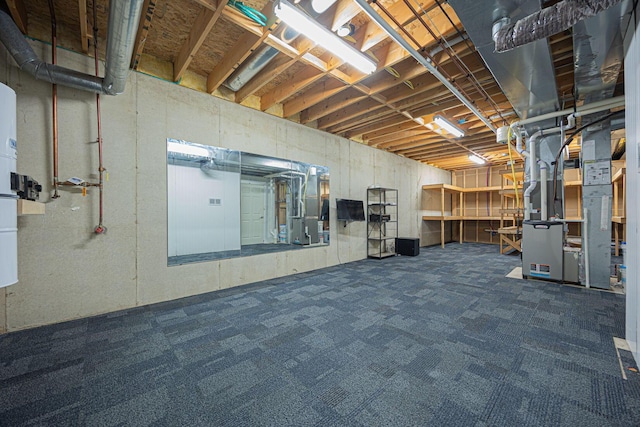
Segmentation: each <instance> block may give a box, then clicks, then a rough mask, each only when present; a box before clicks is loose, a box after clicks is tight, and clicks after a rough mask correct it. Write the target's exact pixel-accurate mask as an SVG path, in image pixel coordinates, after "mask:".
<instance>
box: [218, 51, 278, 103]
mask: <svg viewBox="0 0 640 427" xmlns="http://www.w3.org/2000/svg"><path fill="white" fill-rule="evenodd" d="M278 53H280V51H278V49H276V48H273V47H271V46H265V47H263V48H262V49H260V50H259V51H257V52H256V54H255V55H254V56H253V58H251V59H250V60H249V61H246V62H245V63H244V64H242V65H241V66H240V67H239V68H238V69H237V70H236V71H234V73H233V74H232V75H231V76H229V78H228V79H227V81H225V82H224V83H223V84H224V86H225V87H227V88H229V89H231V90H232V91H234V92H237V91H239V90H240V89H242V87H243V86H244V85H246V84H247V83H248V82H249V80H251V79H252V78H253V77H254V76H255V75H256V74H258V73H259V72H260V71H261V70H262V69H263V68H264V67H266V66H267V65H268V64H269V62H271V60H273V58H275V57H276V56H277V55H278Z"/></svg>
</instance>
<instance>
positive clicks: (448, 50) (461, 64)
mask: <svg viewBox="0 0 640 427" xmlns="http://www.w3.org/2000/svg"><path fill="white" fill-rule="evenodd" d="M403 1H404V3H405V4H406V5H407V7H408V8H409V9H410V10H411V12H412V13H413V14H414V15H415V17H416V18H417V19H418V20H419V21H420V23H421V24H422V26H423V27H424V28H425V29H426V30H427V31H428V32H429V33H430V34H431V36H432V37H433V39H434V40H436V41H437V42H438V44H439V45H440V46H441V47H442V50H443V51H444V52H445V53H446V54H447V55H448V56H449V58H451V60H452V61H453V62H454V63H455V64H456V65H457V67H458V69H459V70H460V71H461V72H462V73H463V74H464V75H465V76H466V77H467V79H468V80H469V81H470V82H471V84H472V85H473V86H474V89H476V90H477V91H478V94H480V96H482V97H483V98H484V100H485V101H487V102H488V103H489V104H490V105H491V107H492V108H493V109H494V110H495V112H496V113H497V114H498V116H499V117H500V119H502V122H503V124H504V125H506V124H507V120H506V119H505V118H504V117H503V116H502V111H501V110H500V108H499V107H498V104H497V103H496V102H495V101H494V100H493V98H491V95H489V93H488V92H487V91H486V90H485V88H484V87H483V86H482V84H481V83H480V82H479V81H478V79H477V78H476V76H475V75H474V74H473V72H472V71H471V70H470V69H469V67H467V64H465V63H464V61H462V59H461V58H460V56H459V55H458V54H457V53H456V52H455V51H454V50H453V47H452V46H451V45H450V44H449V43H448V42H447V40H446V39H445V38H444V36H443V34H442V33H441V32H440V31H439V30H438V26H437V25H436V24H435V22H433V20H432V19H431V16H429V14H428V13H427V11H425V10H424V8H423V7H422V6H421V5H420V4H419V3H417V2H416V0H414V2H416V5H417V6H418V8H420V11H421V12H422V15H424V16H426V17H427V19H428V20H429V22H430V23H431V26H433V28H434V29H435V31H437V32H438V35H436V34H435V32H434V31H433V30H432V29H431V28H430V27H429V25H427V23H426V22H425V21H424V19H422V16H421V15H420V14H419V13H418V11H417V10H416V9H415V8H414V7H413V6H412V5H411V3H410V2H409V0H403ZM441 10H442V11H443V13H445V14H446V11H444V9H442V7H441ZM447 18H449V17H448V16H447ZM449 21H450V22H451V24H452V25H453V26H454V28H455V29H456V31H457V32H458V34H459V36H460V38H462V40H463V41H464V43H465V45H466V46H467V48H468V49H469V50H470V51H474V49H473V46H472V45H470V44H469V41H468V40H467V38H466V37H464V35H463V34H462V33H461V32H460V30H459V29H458V28H457V27H456V26H455V24H453V22H452V21H451V18H449Z"/></svg>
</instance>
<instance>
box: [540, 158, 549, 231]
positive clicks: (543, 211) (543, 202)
mask: <svg viewBox="0 0 640 427" xmlns="http://www.w3.org/2000/svg"><path fill="white" fill-rule="evenodd" d="M538 163H539V164H540V219H541V220H543V221H547V219H549V216H548V215H547V164H546V163H545V162H544V161H542V160H539V161H538Z"/></svg>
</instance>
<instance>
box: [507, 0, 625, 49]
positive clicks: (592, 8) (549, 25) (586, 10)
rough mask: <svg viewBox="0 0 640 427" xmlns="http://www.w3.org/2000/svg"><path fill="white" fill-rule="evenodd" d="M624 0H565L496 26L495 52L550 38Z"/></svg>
mask: <svg viewBox="0 0 640 427" xmlns="http://www.w3.org/2000/svg"><path fill="white" fill-rule="evenodd" d="M620 1H621V0H564V1H561V2H560V3H556V4H555V5H553V6H550V7H547V8H544V9H542V10H540V11H539V12H536V13H534V14H531V15H529V16H527V17H526V18H522V19H520V20H518V21H516V22H515V23H513V24H506V23H505V25H503V26H501V27H499V29H496V28H495V27H494V41H495V43H496V52H506V51H508V50H511V49H514V48H516V47H518V46H522V45H525V44H527V43H531V42H533V41H535V40H539V39H543V38H547V37H549V36H552V35H554V34H557V33H559V32H561V31H564V30H566V29H568V28H571V27H572V26H574V25H575V24H576V23H577V22H579V21H582V20H583V19H586V18H590V17H592V16H595V15H597V14H598V13H600V12H602V11H603V10H605V9H608V8H609V7H611V6H614V5H616V4H618V3H620Z"/></svg>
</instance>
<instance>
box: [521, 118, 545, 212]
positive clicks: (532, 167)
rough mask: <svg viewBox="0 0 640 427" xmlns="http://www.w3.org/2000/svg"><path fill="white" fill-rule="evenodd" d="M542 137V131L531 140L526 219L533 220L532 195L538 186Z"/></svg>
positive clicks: (525, 197)
mask: <svg viewBox="0 0 640 427" xmlns="http://www.w3.org/2000/svg"><path fill="white" fill-rule="evenodd" d="M541 135H542V131H541V130H539V131H538V132H536V133H534V134H533V135H532V136H531V138H529V155H528V156H527V163H528V164H529V173H530V178H529V186H528V187H527V189H526V190H524V219H525V220H530V219H531V193H533V190H535V189H536V187H537V186H538V176H537V175H538V168H537V167H536V140H537V139H538V138H539V137H540V136H541Z"/></svg>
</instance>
